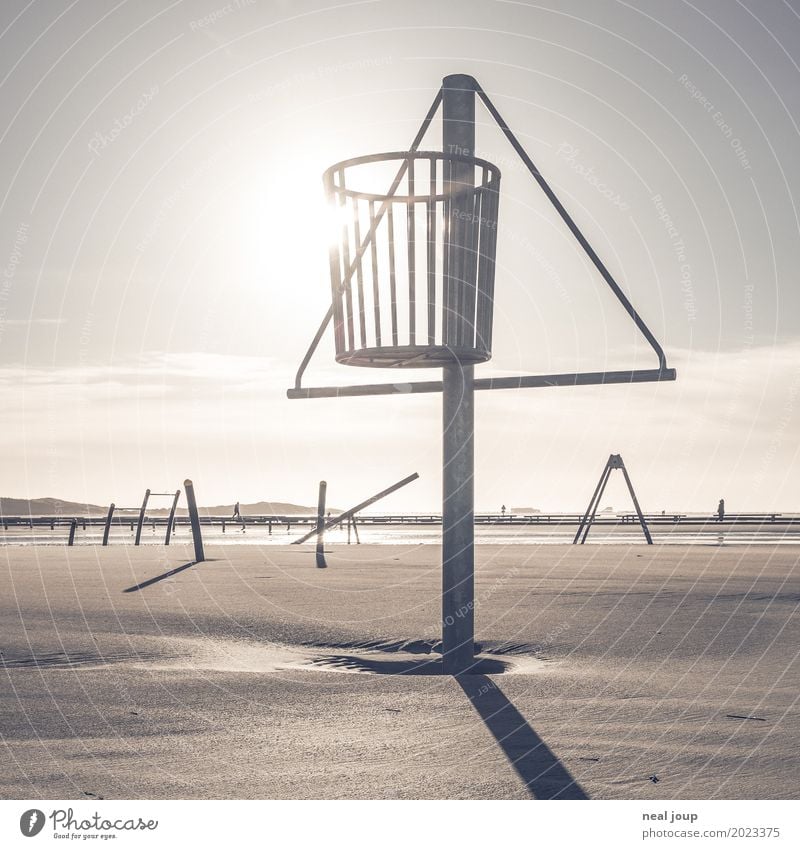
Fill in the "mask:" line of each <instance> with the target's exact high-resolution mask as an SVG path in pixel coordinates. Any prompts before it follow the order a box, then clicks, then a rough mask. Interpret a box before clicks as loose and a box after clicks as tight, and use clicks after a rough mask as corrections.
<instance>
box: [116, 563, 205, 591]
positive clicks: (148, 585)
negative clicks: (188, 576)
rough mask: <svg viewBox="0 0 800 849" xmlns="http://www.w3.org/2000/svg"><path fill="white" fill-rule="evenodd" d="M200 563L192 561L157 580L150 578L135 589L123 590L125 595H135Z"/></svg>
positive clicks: (157, 577)
mask: <svg viewBox="0 0 800 849" xmlns="http://www.w3.org/2000/svg"><path fill="white" fill-rule="evenodd" d="M203 562H204V563H208V562H209V561H208V560H204V561H203ZM197 563H198V561H197V560H192V561H190V562H189V563H184V564H183V566H176V567H175V568H174V569H170V570H169V572H164V574H163V575H156V577H155V578H149V579H148V580H146V581H142V583H141V584H136V586H135V587H128V588H127V589H125V590H123V591H122V592H124V593H135V592H138V591H139V590H143V589H145V588H146V587H151V586H152V585H153V584H157V583H158V582H159V581H164V580H166V579H167V578H171V577H172V576H173V575H177V574H178V572H183V571H184V569H188V568H189V567H190V566H196V565H197Z"/></svg>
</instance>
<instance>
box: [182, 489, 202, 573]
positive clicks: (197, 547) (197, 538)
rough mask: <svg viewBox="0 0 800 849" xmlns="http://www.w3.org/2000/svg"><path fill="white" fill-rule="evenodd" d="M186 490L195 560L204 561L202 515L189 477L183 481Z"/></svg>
mask: <svg viewBox="0 0 800 849" xmlns="http://www.w3.org/2000/svg"><path fill="white" fill-rule="evenodd" d="M183 489H184V491H185V492H186V506H187V507H188V508H189V522H190V524H191V526H192V540H193V541H194V562H195V563H202V562H203V561H204V560H205V559H206V555H205V552H204V551H203V535H202V533H201V531H200V515H199V514H198V512H197V501H196V500H195V495H194V484H193V483H192V482H191V481H190V480H189V479H188V478H187V479H186V480H185V481H184V482H183Z"/></svg>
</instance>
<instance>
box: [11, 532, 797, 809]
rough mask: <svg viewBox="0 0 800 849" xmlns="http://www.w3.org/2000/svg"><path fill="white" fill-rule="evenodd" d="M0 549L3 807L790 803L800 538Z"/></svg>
mask: <svg viewBox="0 0 800 849" xmlns="http://www.w3.org/2000/svg"><path fill="white" fill-rule="evenodd" d="M206 553H207V556H208V557H209V558H210V559H209V561H207V562H205V563H203V564H196V565H191V553H190V549H189V548H188V547H185V546H183V545H178V546H173V547H170V548H169V549H164V548H162V549H155V548H153V547H146V548H145V547H142V548H139V549H134V548H127V547H126V548H121V547H116V548H106V549H103V548H94V547H82V548H72V549H68V548H28V549H22V548H14V547H8V548H5V549H4V550H3V553H2V566H1V567H0V650H2V658H0V659H1V660H2V664H1V665H0V676H2V679H3V683H2V689H1V690H0V732H2V741H3V742H2V746H0V767H1V769H0V796H1V797H3V798H50V799H56V798H65V799H66V798H84V799H85V798H95V797H103V798H287V797H288V798H309V797H310V798H343V797H349V798H353V797H355V798H518V799H521V798H531V797H534V798H553V797H555V798H622V799H632V798H654V799H664V798H666V799H671V798H676V799H677V798H694V799H711V798H750V799H756V798H797V796H798V795H800V765H798V761H797V758H796V751H797V744H798V741H800V720H799V718H798V706H797V698H798V680H799V678H800V676H798V672H800V660H798V644H799V643H800V640H799V639H798V638H799V637H800V627H799V626H798V621H799V620H798V612H797V611H798V606H799V605H800V570H798V554H799V553H800V548H798V547H794V546H786V545H784V546H775V547H769V546H758V547H752V548H748V547H746V546H741V547H740V546H730V547H724V548H718V547H714V546H686V547H683V546H675V545H670V546H658V545H656V546H652V547H641V546H624V545H620V546H609V545H604V546H590V545H586V546H584V547H572V546H552V545H551V546H542V547H535V546H493V545H486V546H479V547H478V548H477V549H476V561H477V566H476V599H477V604H476V632H477V640H478V642H479V643H480V646H481V652H482V654H481V657H482V664H481V667H480V668H479V670H478V672H477V673H476V674H473V675H469V676H462V677H461V678H460V679H458V680H456V679H454V678H451V677H447V676H443V675H441V674H439V673H440V668H439V664H438V661H437V659H438V655H437V654H436V651H437V649H438V639H439V636H440V625H439V618H440V610H439V607H440V595H439V587H440V567H439V550H438V548H437V547H435V546H370V545H362V546H355V545H354V546H349V547H348V546H345V545H338V546H335V547H334V548H333V550H332V551H331V553H330V554H329V557H328V562H329V568H328V569H326V570H318V569H316V568H315V566H314V554H313V549H312V548H309V547H306V546H302V547H301V546H285V547H279V546H269V547H264V548H259V547H256V546H252V547H251V546H247V547H244V546H242V547H233V546H229V547H216V548H212V547H209V548H208V549H207V552H206Z"/></svg>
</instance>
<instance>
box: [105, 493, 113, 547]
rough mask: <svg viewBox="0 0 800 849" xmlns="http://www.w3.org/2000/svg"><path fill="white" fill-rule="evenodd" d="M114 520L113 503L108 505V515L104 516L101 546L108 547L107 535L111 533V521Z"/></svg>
mask: <svg viewBox="0 0 800 849" xmlns="http://www.w3.org/2000/svg"><path fill="white" fill-rule="evenodd" d="M113 518H114V502H113V501H112V502H111V504H109V505H108V515H107V516H106V525H105V527H104V528H103V545H108V534H109V532H110V531H111V520H112V519H113Z"/></svg>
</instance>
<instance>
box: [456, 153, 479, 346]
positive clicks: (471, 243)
mask: <svg viewBox="0 0 800 849" xmlns="http://www.w3.org/2000/svg"><path fill="white" fill-rule="evenodd" d="M470 167H473V166H470ZM473 173H474V170H473ZM468 208H469V212H470V219H469V221H467V222H465V228H466V233H465V237H466V244H465V249H466V252H465V256H464V285H463V289H464V325H463V328H462V331H461V344H462V345H466V346H467V347H469V348H473V347H475V307H476V301H477V297H476V295H477V292H476V288H475V287H476V285H477V282H478V232H479V230H480V215H481V206H480V193H477V192H473V194H472V197H471V198H469V207H468Z"/></svg>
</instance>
